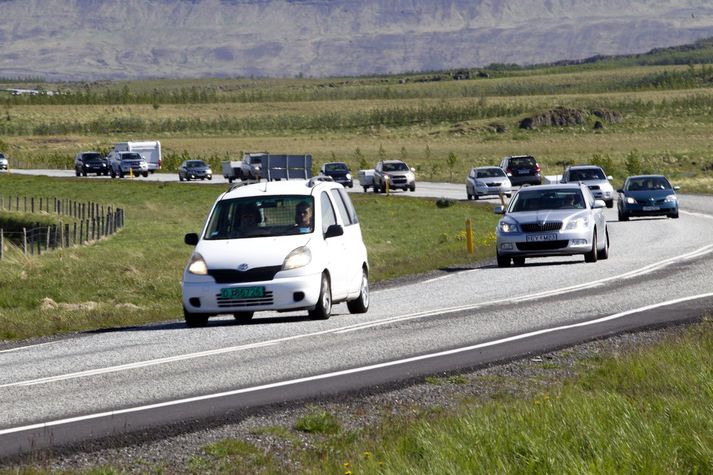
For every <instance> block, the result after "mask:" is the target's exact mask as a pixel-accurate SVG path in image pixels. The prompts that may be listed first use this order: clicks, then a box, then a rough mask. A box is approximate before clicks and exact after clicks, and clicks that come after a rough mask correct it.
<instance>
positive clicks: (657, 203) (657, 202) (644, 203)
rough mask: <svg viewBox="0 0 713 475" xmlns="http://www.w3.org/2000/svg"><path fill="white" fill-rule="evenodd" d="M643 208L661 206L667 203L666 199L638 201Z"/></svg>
mask: <svg viewBox="0 0 713 475" xmlns="http://www.w3.org/2000/svg"><path fill="white" fill-rule="evenodd" d="M636 202H637V203H639V204H640V205H641V206H660V205H662V204H664V203H665V202H666V198H661V199H658V200H654V201H651V200H636Z"/></svg>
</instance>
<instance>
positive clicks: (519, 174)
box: [500, 155, 542, 185]
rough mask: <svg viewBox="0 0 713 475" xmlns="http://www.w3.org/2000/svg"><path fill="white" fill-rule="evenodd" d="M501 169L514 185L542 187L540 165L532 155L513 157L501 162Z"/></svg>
mask: <svg viewBox="0 0 713 475" xmlns="http://www.w3.org/2000/svg"><path fill="white" fill-rule="evenodd" d="M500 168H502V169H503V171H504V172H505V174H506V175H507V176H508V178H509V179H510V183H511V184H513V185H540V184H541V183H542V176H541V175H540V165H539V164H538V163H537V160H535V157H533V156H532V155H513V156H510V157H505V158H503V160H502V161H501V162H500Z"/></svg>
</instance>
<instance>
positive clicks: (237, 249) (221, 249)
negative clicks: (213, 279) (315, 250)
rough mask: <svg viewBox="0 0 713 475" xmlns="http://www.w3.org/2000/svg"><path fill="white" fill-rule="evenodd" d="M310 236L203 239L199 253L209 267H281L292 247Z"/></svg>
mask: <svg viewBox="0 0 713 475" xmlns="http://www.w3.org/2000/svg"><path fill="white" fill-rule="evenodd" d="M309 241H310V237H309V236H304V235H296V236H274V237H256V238H245V239H220V240H214V241H212V240H205V239H202V240H201V241H200V242H199V243H198V245H197V246H196V252H197V253H199V254H200V255H201V256H203V260H204V261H205V262H206V265H207V266H208V268H209V269H237V268H238V266H240V265H242V264H247V266H248V269H253V268H255V267H270V266H281V265H282V263H283V262H284V260H285V257H287V254H289V253H290V252H291V251H292V250H294V249H296V248H298V247H301V246H304V245H306V244H307V243H308V242H309Z"/></svg>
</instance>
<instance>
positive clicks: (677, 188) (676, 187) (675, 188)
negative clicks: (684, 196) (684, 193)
mask: <svg viewBox="0 0 713 475" xmlns="http://www.w3.org/2000/svg"><path fill="white" fill-rule="evenodd" d="M673 189H674V190H676V191H678V190H680V189H681V187H680V186H678V185H674V187H673Z"/></svg>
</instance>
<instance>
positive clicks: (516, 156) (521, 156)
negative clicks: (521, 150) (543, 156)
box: [505, 155, 535, 158]
mask: <svg viewBox="0 0 713 475" xmlns="http://www.w3.org/2000/svg"><path fill="white" fill-rule="evenodd" d="M505 158H535V157H533V156H532V155H508V156H507V157H505Z"/></svg>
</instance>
